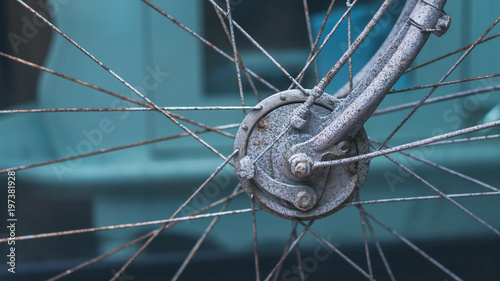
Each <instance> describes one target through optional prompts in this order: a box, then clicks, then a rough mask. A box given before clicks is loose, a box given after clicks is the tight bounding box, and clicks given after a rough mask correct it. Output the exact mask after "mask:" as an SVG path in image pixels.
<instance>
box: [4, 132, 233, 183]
mask: <svg viewBox="0 0 500 281" xmlns="http://www.w3.org/2000/svg"><path fill="white" fill-rule="evenodd" d="M237 127H239V124H232V125H226V126H219V127H217V128H218V129H219V130H221V129H222V130H223V129H230V128H237ZM210 131H211V130H207V129H205V130H199V131H194V133H195V134H203V133H207V132H210ZM187 136H189V134H188V133H182V134H177V135H173V136H168V137H162V138H157V139H152V140H147V141H141V142H136V143H132V144H126V145H122V146H116V147H112V148H104V149H100V150H96V151H92V152H89V153H83V154H79V155H75V156H70V157H65V158H60V159H56V160H50V161H45V162H40V163H35V164H29V165H23V166H18V167H14V168H8V169H3V170H0V174H3V173H7V172H10V171H19V170H26V169H31V168H36V167H40V166H46V165H50V164H56V163H61V162H65V161H71V160H75V159H80V158H85V157H89V156H94V155H99V154H103V153H108V152H112V151H117V150H122V149H126V148H131V147H137V146H141V145H146V144H151V143H155V142H160V141H167V140H172V139H177V138H182V137H187ZM231 136H232V135H231ZM232 137H233V138H234V136H232ZM231 164H232V163H231Z"/></svg>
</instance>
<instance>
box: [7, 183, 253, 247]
mask: <svg viewBox="0 0 500 281" xmlns="http://www.w3.org/2000/svg"><path fill="white" fill-rule="evenodd" d="M243 193H244V191H242V190H240V191H238V192H237V193H236V194H234V195H231V196H228V197H226V198H222V199H220V200H218V201H217V202H214V203H212V204H210V205H208V206H206V207H204V208H202V209H200V210H198V211H195V212H193V213H191V214H189V215H188V216H184V217H178V218H173V219H165V220H155V221H146V222H139V223H127V224H118V225H111V226H102V227H93V228H84V229H76V230H68V231H60V232H49V233H42V234H33V235H23V236H16V238H14V240H16V241H21V240H32V239H41V238H49V237H57V236H64V235H74V234H82V233H88V232H97V231H106V230H116V229H125V228H135V227H143V226H150V225H157V224H165V223H168V226H167V227H166V228H168V227H171V226H174V225H176V224H178V223H181V222H185V221H190V220H198V219H205V218H213V217H217V216H228V215H233V214H243V213H248V212H251V209H242V210H234V211H225V212H217V213H208V214H201V213H203V212H205V211H207V210H209V209H211V208H213V207H215V206H218V205H220V204H222V203H225V202H227V201H228V200H231V199H232V198H234V197H236V196H238V195H241V194H243ZM259 210H260V209H255V211H259ZM200 214H201V215H200ZM8 240H9V239H8V238H2V239H0V243H5V242H7V241H8Z"/></svg>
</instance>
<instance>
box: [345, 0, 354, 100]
mask: <svg viewBox="0 0 500 281" xmlns="http://www.w3.org/2000/svg"><path fill="white" fill-rule="evenodd" d="M346 5H347V8H349V7H350V6H352V0H347V2H346ZM351 43H352V31H351V12H349V14H347V44H348V46H349V47H350V46H351ZM352 89H353V74H352V56H351V57H350V58H349V93H350V92H351V91H352Z"/></svg>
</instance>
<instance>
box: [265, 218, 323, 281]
mask: <svg viewBox="0 0 500 281" xmlns="http://www.w3.org/2000/svg"><path fill="white" fill-rule="evenodd" d="M313 222H314V221H310V222H309V224H307V225H306V224H305V223H303V222H301V221H299V223H300V224H302V225H304V226H306V227H309V226H311V225H312V224H313ZM306 232H307V228H304V230H302V232H301V233H300V234H299V236H298V237H297V238H296V239H295V240H294V241H293V243H292V244H291V245H290V248H288V249H287V250H286V251H285V252H284V253H283V255H282V256H281V259H280V260H279V261H278V264H276V266H275V267H274V268H273V269H272V270H271V272H270V273H269V275H268V276H267V278H266V279H265V280H264V281H269V280H271V277H272V276H273V275H274V274H275V273H276V272H277V271H278V269H281V266H282V264H283V262H284V261H285V259H286V258H287V257H288V255H289V254H290V253H291V252H292V250H293V249H294V248H295V247H296V246H297V244H298V243H299V242H300V240H302V237H304V234H306Z"/></svg>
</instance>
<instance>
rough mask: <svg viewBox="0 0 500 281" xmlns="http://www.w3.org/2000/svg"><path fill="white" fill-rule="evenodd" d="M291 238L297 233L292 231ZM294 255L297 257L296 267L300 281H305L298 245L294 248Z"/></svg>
mask: <svg viewBox="0 0 500 281" xmlns="http://www.w3.org/2000/svg"><path fill="white" fill-rule="evenodd" d="M293 237H297V232H296V230H294V232H293ZM295 255H296V256H297V267H298V269H299V275H300V281H305V280H306V276H305V274H304V266H303V265H302V254H301V253H300V244H297V246H296V247H295Z"/></svg>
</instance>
